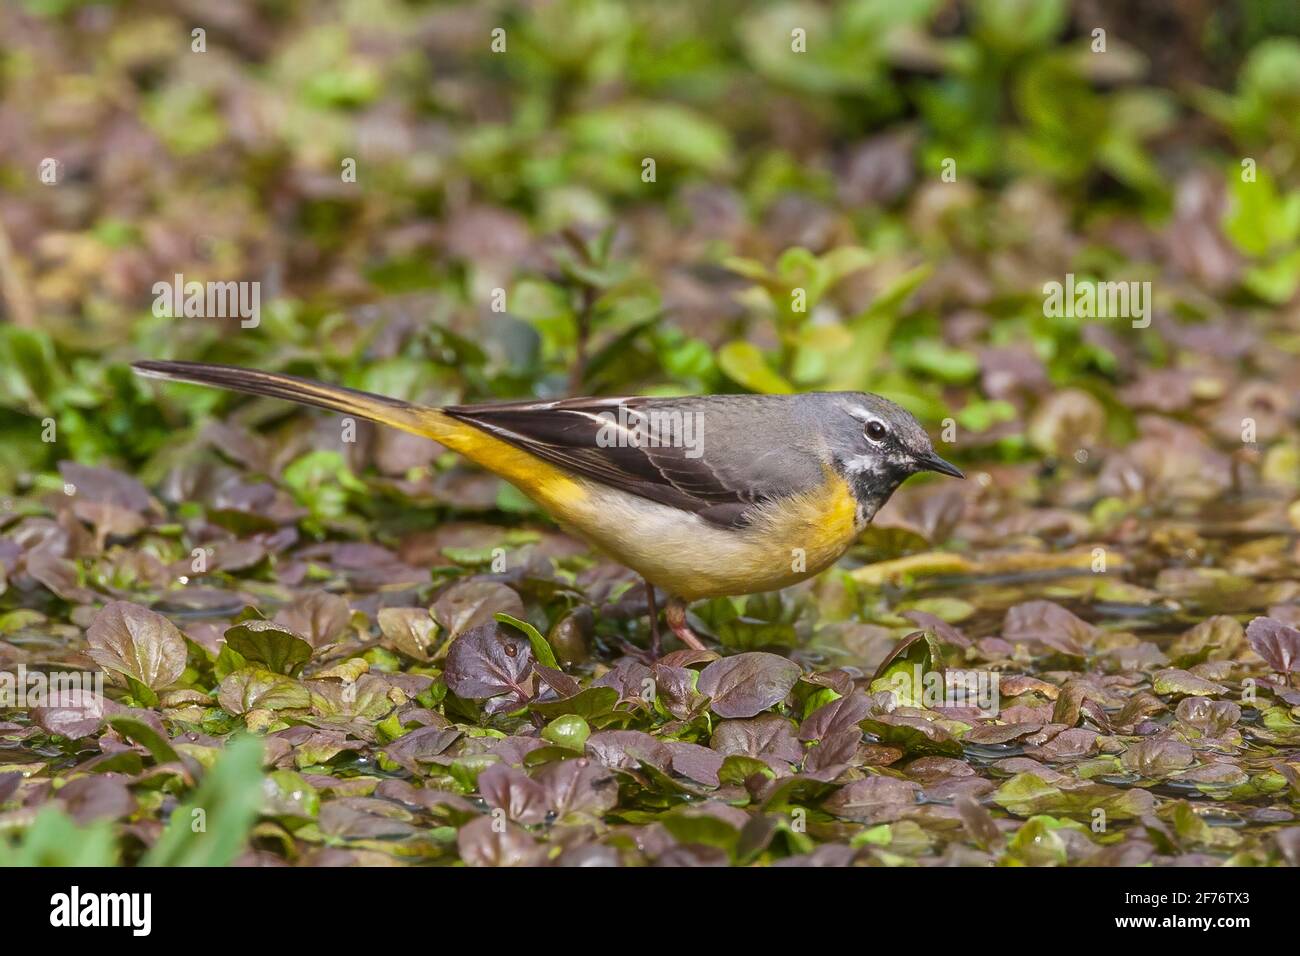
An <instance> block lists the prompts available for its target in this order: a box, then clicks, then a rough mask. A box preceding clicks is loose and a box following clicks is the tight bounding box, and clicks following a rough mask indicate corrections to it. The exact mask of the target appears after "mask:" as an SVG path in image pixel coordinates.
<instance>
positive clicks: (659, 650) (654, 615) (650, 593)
mask: <svg viewBox="0 0 1300 956" xmlns="http://www.w3.org/2000/svg"><path fill="white" fill-rule="evenodd" d="M645 600H646V604H648V605H649V606H650V656H651V657H653V658H654V659H655V660H658V659H659V658H660V656H662V654H663V646H662V645H661V644H660V641H659V608H658V606H657V605H656V604H655V586H654V585H653V584H651V583H650V582H649V581H646V582H645Z"/></svg>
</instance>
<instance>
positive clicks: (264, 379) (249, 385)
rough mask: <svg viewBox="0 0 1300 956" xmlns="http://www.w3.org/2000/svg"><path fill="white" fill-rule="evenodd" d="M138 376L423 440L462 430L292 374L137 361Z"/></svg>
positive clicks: (408, 407)
mask: <svg viewBox="0 0 1300 956" xmlns="http://www.w3.org/2000/svg"><path fill="white" fill-rule="evenodd" d="M132 367H133V368H134V369H135V370H136V372H137V373H139V374H140V375H145V376H148V377H150V378H162V379H169V380H171V381H174V382H190V383H192V384H195V385H213V386H216V387H217V388H227V389H231V390H232V391H236V392H248V393H249V394H251V395H265V396H268V397H270V398H283V399H287V400H288V401H291V402H299V403H301V404H304V405H315V406H316V407H317V408H328V409H330V410H331V411H336V412H343V413H344V414H347V415H356V416H358V417H360V418H366V419H369V420H370V421H375V422H382V423H383V424H385V425H392V426H393V427H394V428H400V429H402V430H403V431H408V432H412V433H414V434H416V435H423V436H424V437H425V438H432V439H434V440H435V441H446V440H448V439H454V437H455V436H456V435H457V434H459V433H462V432H463V429H464V426H461V425H459V424H458V423H457V422H456V421H455V420H454V419H451V418H448V417H447V416H446V415H444V414H443V413H442V412H441V411H439V410H438V409H436V408H426V407H422V406H420V405H412V404H411V403H410V402H403V401H399V400H397V399H395V398H385V397H384V396H382V395H372V394H371V393H369V392H359V391H357V390H356V389H354V388H343V387H342V386H339V385H322V384H321V383H320V382H311V381H308V380H307V379H305V378H297V377H295V376H293V375H279V374H276V373H274V372H258V371H255V370H253V369H247V368H236V367H235V366H233V365H208V364H206V363H203V362H136V363H135V365H134V366H132Z"/></svg>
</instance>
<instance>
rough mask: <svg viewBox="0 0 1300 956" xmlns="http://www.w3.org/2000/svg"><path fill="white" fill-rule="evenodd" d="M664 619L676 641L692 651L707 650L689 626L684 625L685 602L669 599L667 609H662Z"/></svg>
mask: <svg viewBox="0 0 1300 956" xmlns="http://www.w3.org/2000/svg"><path fill="white" fill-rule="evenodd" d="M664 617H666V618H667V619H668V626H669V627H671V628H672V629H673V633H674V634H676V635H677V639H678V640H679V641H681V642H682V643H683V644H685V645H686V646H687V647H689V648H692V649H693V650H697V651H703V650H707V648H706V647H705V646H704V642H703V641H701V640H700V639H699V637H697V636H696V634H695V632H694V631H692V630H691V628H690V625H688V624H687V623H686V602H685V601H683V600H681V599H680V598H670V599H669V601H668V607H666V608H665V609H664Z"/></svg>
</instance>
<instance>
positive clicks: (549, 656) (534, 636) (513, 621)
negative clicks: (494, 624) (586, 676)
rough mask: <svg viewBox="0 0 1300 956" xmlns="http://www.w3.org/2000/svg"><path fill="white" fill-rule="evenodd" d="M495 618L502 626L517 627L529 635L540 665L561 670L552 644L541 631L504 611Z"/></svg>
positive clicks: (534, 654) (529, 641) (529, 640)
mask: <svg viewBox="0 0 1300 956" xmlns="http://www.w3.org/2000/svg"><path fill="white" fill-rule="evenodd" d="M493 616H494V617H495V618H496V619H497V620H498V621H500V622H501V623H502V624H509V625H510V626H511V627H516V628H518V629H519V630H521V631H523V632H524V633H525V634H527V635H528V643H530V644H532V645H533V656H534V657H536V658H537V660H538V662H539V663H541V664H542V665H544V666H546V667H549V668H551V669H552V670H559V669H560V662H559V661H557V660H556V659H555V651H554V650H552V649H551V645H550V643H548V642H547V640H546V638H545V637H543V636H542V632H541V631H539V630H538V629H537V628H535V627H533V626H532V625H531V624H529V623H528V622H527V621H521V620H519V618H517V617H511V616H510V615H509V614H507V613H505V612H504V611H500V612H498V613H497V614H495V615H493Z"/></svg>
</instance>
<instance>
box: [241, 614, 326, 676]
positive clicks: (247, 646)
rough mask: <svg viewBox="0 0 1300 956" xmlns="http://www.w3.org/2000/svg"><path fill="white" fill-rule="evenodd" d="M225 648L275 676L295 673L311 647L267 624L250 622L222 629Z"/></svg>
mask: <svg viewBox="0 0 1300 956" xmlns="http://www.w3.org/2000/svg"><path fill="white" fill-rule="evenodd" d="M226 646H227V647H229V648H230V649H231V650H232V651H234V652H235V653H237V654H239V655H240V656H241V657H242V658H243V659H244V660H245V661H248V662H252V663H257V664H263V665H265V667H266V669H267V670H270V671H275V673H277V674H289V675H293V674H296V673H297V672H298V671H299V670H301V669H302V665H303V664H305V663H307V661H309V660H311V653H312V647H311V645H310V644H308V643H307V642H306V641H304V640H303V639H302V638H301V637H298V636H297V635H296V634H294V633H293V632H291V631H289V630H287V629H285V628H283V627H281V626H280V625H278V624H275V623H273V622H271V621H258V620H250V621H244V622H243V623H242V624H236V625H235V626H234V627H230V628H227V629H226Z"/></svg>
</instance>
